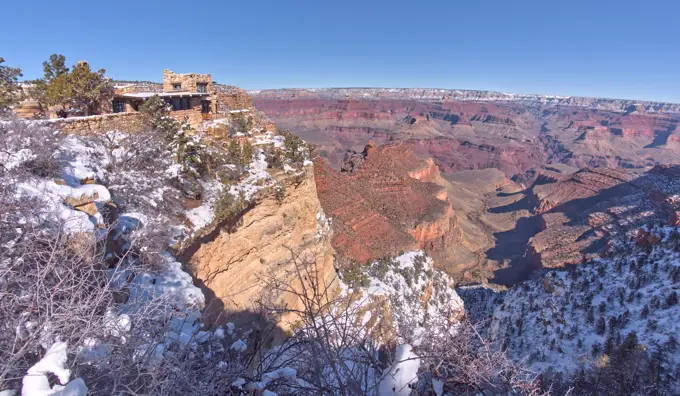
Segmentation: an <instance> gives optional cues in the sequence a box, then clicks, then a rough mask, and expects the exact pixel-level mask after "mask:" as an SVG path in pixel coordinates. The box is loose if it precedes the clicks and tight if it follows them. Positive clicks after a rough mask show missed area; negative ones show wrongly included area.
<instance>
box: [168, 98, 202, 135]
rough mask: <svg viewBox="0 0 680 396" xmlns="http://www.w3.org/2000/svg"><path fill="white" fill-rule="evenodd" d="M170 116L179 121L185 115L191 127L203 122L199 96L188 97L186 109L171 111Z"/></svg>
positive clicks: (181, 120)
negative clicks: (187, 107)
mask: <svg viewBox="0 0 680 396" xmlns="http://www.w3.org/2000/svg"><path fill="white" fill-rule="evenodd" d="M170 116H171V117H172V118H174V119H176V120H177V121H179V122H183V121H184V118H185V117H186V118H187V119H188V120H189V124H191V126H192V127H194V128H198V126H199V125H201V123H202V122H203V116H202V114H201V98H197V97H195V98H189V109H188V110H175V111H171V112H170Z"/></svg>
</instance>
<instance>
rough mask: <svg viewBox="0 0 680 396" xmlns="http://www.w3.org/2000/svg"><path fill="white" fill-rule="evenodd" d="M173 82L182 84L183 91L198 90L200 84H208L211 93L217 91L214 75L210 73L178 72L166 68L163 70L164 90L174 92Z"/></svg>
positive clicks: (208, 90)
mask: <svg viewBox="0 0 680 396" xmlns="http://www.w3.org/2000/svg"><path fill="white" fill-rule="evenodd" d="M173 84H181V85H182V88H181V89H182V90H183V91H190V92H197V91H198V88H197V87H198V84H206V85H207V87H206V88H207V92H208V93H209V94H213V93H215V86H214V85H213V80H212V76H211V75H210V74H196V73H184V74H178V73H173V72H172V71H170V70H168V69H165V70H164V71H163V91H165V92H172V91H174V89H173V88H172V85H173Z"/></svg>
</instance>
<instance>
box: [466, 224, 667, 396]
mask: <svg viewBox="0 0 680 396" xmlns="http://www.w3.org/2000/svg"><path fill="white" fill-rule="evenodd" d="M678 241H679V234H678V231H677V227H675V226H673V227H669V226H661V227H660V226H658V225H654V226H642V227H640V228H636V227H632V228H631V229H629V231H628V232H627V233H625V234H621V235H619V236H617V237H613V238H611V239H609V242H610V244H611V248H610V251H609V254H608V255H607V256H606V257H603V258H595V259H592V260H587V261H586V262H584V263H582V264H580V265H579V266H576V267H574V268H572V269H571V270H568V271H565V270H559V271H542V272H540V273H537V274H535V276H533V277H532V278H531V279H530V280H527V281H526V282H524V283H522V284H520V285H517V286H515V287H513V288H511V289H510V290H508V291H507V292H494V291H491V290H490V289H485V288H471V289H466V290H463V291H461V292H460V294H461V296H462V297H463V299H464V301H465V305H466V309H467V310H468V314H469V315H470V316H471V317H474V318H475V320H478V321H479V323H480V326H481V328H482V331H483V332H485V333H486V334H487V335H488V336H489V337H490V338H491V339H492V340H494V342H496V343H498V345H502V347H503V348H507V350H508V353H510V354H511V356H513V357H514V358H515V359H518V360H520V359H521V360H523V361H525V362H526V363H527V364H529V365H530V366H532V367H534V368H535V369H536V370H537V371H540V372H542V373H544V379H545V380H546V381H556V383H555V387H554V391H555V392H556V393H557V394H563V393H564V392H567V391H568V388H572V391H573V392H576V393H577V394H612V395H614V394H625V393H632V394H636V393H638V392H639V393H640V394H649V393H647V392H652V390H654V391H655V392H660V393H661V394H665V392H667V393H668V394H675V393H677V392H678V382H677V380H678V372H679V371H678V370H679V365H680V355H679V354H678V347H677V334H678V330H679V329H678V325H677V323H678V318H679V315H680V308H679V307H680V305H678V300H677V293H678V282H679V281H680V258H679V257H678ZM572 376H575V377H576V378H577V380H576V381H575V382H572V383H569V384H568V385H566V386H565V384H564V383H561V382H562V381H564V379H565V378H570V377H572ZM652 393H653V392H652Z"/></svg>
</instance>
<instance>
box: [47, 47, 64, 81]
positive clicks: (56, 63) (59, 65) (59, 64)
mask: <svg viewBox="0 0 680 396" xmlns="http://www.w3.org/2000/svg"><path fill="white" fill-rule="evenodd" d="M43 72H44V73H45V77H44V78H45V81H47V82H50V81H52V80H53V79H55V78H57V77H59V76H61V75H63V74H68V67H66V58H65V57H64V55H60V54H52V55H50V59H49V60H46V61H45V62H43Z"/></svg>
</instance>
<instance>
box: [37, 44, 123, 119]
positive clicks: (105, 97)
mask: <svg viewBox="0 0 680 396" xmlns="http://www.w3.org/2000/svg"><path fill="white" fill-rule="evenodd" d="M43 69H44V71H45V78H44V80H43V81H42V82H38V83H36V87H35V92H34V93H35V95H37V96H38V101H40V100H43V99H40V98H41V89H42V87H43V86H44V92H45V93H44V102H45V103H46V104H47V105H61V106H63V107H64V108H67V109H76V110H79V111H81V112H82V113H84V114H85V115H89V114H97V113H99V112H100V111H101V109H102V108H103V107H104V104H105V103H107V102H108V101H109V100H110V99H111V98H112V97H113V84H111V80H110V79H108V78H107V77H106V76H105V73H106V70H104V69H99V70H98V71H96V72H93V71H92V70H91V69H90V65H89V64H88V63H87V62H79V63H78V64H76V65H75V66H73V68H72V69H71V72H70V73H69V72H68V69H67V68H66V67H65V66H64V58H63V55H56V54H54V55H52V56H50V60H49V61H46V62H45V63H43Z"/></svg>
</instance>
